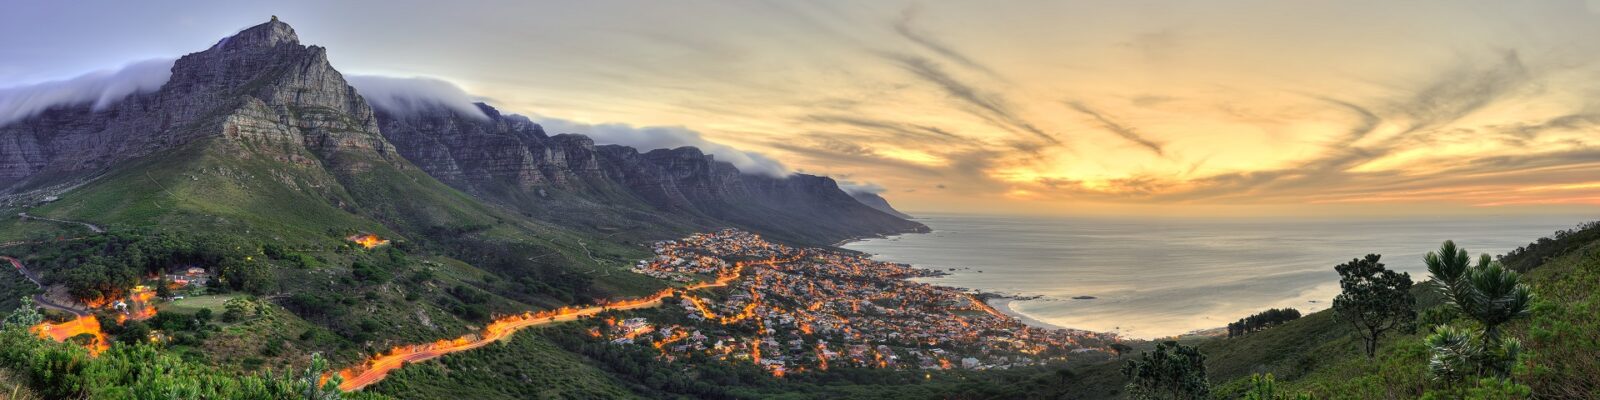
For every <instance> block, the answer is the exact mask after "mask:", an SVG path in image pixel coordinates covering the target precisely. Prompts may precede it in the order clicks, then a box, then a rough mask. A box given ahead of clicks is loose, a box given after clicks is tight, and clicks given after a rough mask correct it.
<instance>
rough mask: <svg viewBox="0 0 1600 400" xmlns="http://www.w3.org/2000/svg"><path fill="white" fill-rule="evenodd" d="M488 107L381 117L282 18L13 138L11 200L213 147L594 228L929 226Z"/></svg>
mask: <svg viewBox="0 0 1600 400" xmlns="http://www.w3.org/2000/svg"><path fill="white" fill-rule="evenodd" d="M479 109H480V110H481V111H482V115H463V114H461V113H459V112H457V111H455V110H452V109H450V108H448V107H444V106H443V105H438V106H434V107H418V108H417V109H415V110H410V111H408V112H405V113H403V114H398V113H387V112H381V111H377V112H375V111H374V109H373V108H372V107H370V106H368V103H367V102H366V101H365V100H364V99H362V97H361V96H360V95H359V94H358V93H357V92H356V89H354V88H352V87H351V86H350V85H349V84H348V83H347V82H346V81H345V79H344V77H343V75H341V74H340V73H339V71H337V70H335V69H334V68H333V67H332V66H331V65H329V63H328V56H327V51H326V50H325V49H323V48H321V47H317V46H305V45H301V44H300V42H299V38H298V36H297V35H296V34H295V32H294V29H293V28H291V27H290V26H289V25H288V24H285V23H283V22H280V21H278V20H277V19H273V20H272V21H270V22H267V23H265V24H261V25H257V26H254V27H251V28H249V29H245V30H244V31H241V32H239V33H238V34H235V35H233V36H230V37H227V38H224V39H222V40H221V41H218V42H217V43H216V44H215V45H213V46H211V47H210V48H208V49H206V50H204V51H200V52H196V53H193V54H189V55H186V56H184V57H182V58H180V59H178V60H177V61H176V62H174V64H173V66H172V75H171V78H170V79H169V80H168V81H167V83H166V84H165V85H163V86H161V88H160V89H158V90H156V91H153V92H147V93H139V94H134V95H131V96H129V97H128V98H125V99H123V100H122V101H119V102H116V103H114V104H112V105H110V106H109V107H107V108H106V109H101V110H96V109H93V108H92V107H91V106H90V105H88V104H80V105H68V106H62V107H56V108H54V109H50V110H47V111H45V112H43V113H41V114H39V115H36V116H33V117H30V118H27V119H25V120H23V121H19V122H16V123H12V124H8V125H6V126H0V198H4V196H5V195H7V194H11V193H18V192H23V191H28V190H32V189H37V188H40V187H44V186H48V185H53V184H60V183H63V182H67V183H70V182H73V181H78V180H82V179H85V178H87V177H91V176H95V175H98V174H102V173H109V172H111V171H112V167H113V166H115V165H118V164H119V163H123V162H125V161H129V160H134V159H139V158H141V157H145V156H149V155H152V154H155V153H157V152H160V151H163V150H168V149H174V148H178V147H182V146H184V145H185V144H188V143H193V142H196V141H201V140H205V141H206V143H208V146H221V150H220V151H221V152H223V153H226V154H229V156H230V157H233V158H237V159H241V160H244V159H261V160H265V161H272V162H282V163H287V164H286V165H298V166H302V167H308V168H312V169H313V170H314V171H313V172H314V174H315V175H318V176H320V177H316V178H308V179H311V180H314V181H317V182H315V183H310V184H308V185H309V186H310V187H315V188H329V187H332V186H331V185H333V184H332V183H331V182H328V181H327V178H328V177H340V179H341V180H346V181H348V180H351V179H367V178H363V176H365V175H363V174H362V173H363V172H368V171H370V170H372V168H373V167H374V166H375V164H383V166H384V167H385V168H395V169H400V170H405V169H410V168H412V165H413V164H414V165H415V166H417V167H420V169H422V170H423V171H425V172H426V173H427V174H429V175H431V176H433V177H434V178H435V179H438V180H439V181H442V182H444V183H446V184H448V185H450V186H453V187H455V188H457V189H459V190H462V191H464V192H468V193H473V194H476V195H479V196H480V197H481V198H487V199H491V200H497V201H500V202H502V203H505V204H509V205H512V206H513V207H514V208H517V209H519V210H521V211H523V213H524V214H526V215H529V216H539V217H541V218H546V219H549V220H551V221H554V222H557V223H558V224H563V225H568V226H575V227H579V228H586V229H596V230H608V229H609V230H641V229H661V227H662V226H667V227H670V229H676V230H684V229H700V228H709V227H720V226H739V227H745V228H749V229H755V230H758V231H763V232H768V233H770V234H774V235H778V236H780V238H782V239H788V240H794V241H805V242H811V243H831V242H835V241H838V240H842V239H846V238H850V237H858V236H870V235H879V234H887V233H897V232H908V231H918V230H925V229H926V227H924V226H922V225H921V224H918V223H915V222H911V221H907V220H905V219H902V218H899V217H896V216H893V215H890V214H886V213H884V212H881V211H878V210H876V209H873V208H871V207H867V206H866V205H863V204H861V203H860V202H858V201H856V200H855V199H852V198H851V197H850V196H849V195H848V194H845V193H844V192H843V191H840V190H839V188H838V186H837V185H836V184H835V183H834V181H833V180H832V179H828V178H826V177H818V176H811V175H803V174H797V175H793V176H789V177H783V178H773V177H763V176H753V175H746V174H743V173H741V172H740V171H739V170H738V168H736V167H734V166H733V165H731V164H728V163H725V162H719V161H717V160H715V159H714V158H713V157H711V156H710V155H706V154H703V153H701V152H700V150H698V149H695V148H692V147H684V148H677V149H657V150H650V151H647V152H643V153H640V152H639V151H637V150H634V149H632V148H628V147H622V146H596V145H595V144H594V141H593V140H590V139H589V138H587V137H584V136H582V135H574V134H561V135H553V136H552V135H548V134H546V132H545V131H544V129H543V127H541V126H539V125H538V124H536V123H534V122H532V121H531V120H529V119H528V118H526V117H522V116H518V115H506V114H501V113H500V112H499V111H498V110H495V109H494V108H493V107H490V106H488V105H482V104H480V105H479ZM380 132H381V133H380ZM408 160H409V162H408ZM317 171H325V172H317ZM330 174H331V175H330ZM284 180H285V181H286V182H287V181H292V179H288V178H285V179H284ZM367 186H371V185H367ZM338 192H339V191H337V190H328V191H327V193H324V194H323V196H324V197H328V196H339V194H338ZM367 202H368V203H378V202H381V200H379V199H371V200H369V201H367ZM341 207H343V206H341Z"/></svg>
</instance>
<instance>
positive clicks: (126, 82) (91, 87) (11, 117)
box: [0, 59, 173, 125]
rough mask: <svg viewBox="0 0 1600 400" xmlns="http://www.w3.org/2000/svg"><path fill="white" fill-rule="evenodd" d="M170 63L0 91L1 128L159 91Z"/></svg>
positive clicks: (140, 64)
mask: <svg viewBox="0 0 1600 400" xmlns="http://www.w3.org/2000/svg"><path fill="white" fill-rule="evenodd" d="M172 62H173V60H172V59H151V60H145V61H140V62H136V63H132V64H128V65H125V66H123V67H122V68H118V69H108V70H101V71H95V72H90V73H87V74H84V75H80V76H78V77H76V78H71V79H66V80H59V81H50V82H43V83H37V84H33V85H26V86H16V87H9V88H3V89H0V125H5V124H9V123H12V122H16V121H20V120H23V119H26V118H28V117H32V116H34V115H38V114H39V113H41V112H44V111H45V110H49V109H51V108H55V107H62V106H75V105H82V104H86V103H92V105H93V108H94V110H95V111H99V110H104V109H105V108H106V107H109V106H111V105H112V104H116V102H118V101H122V99H125V98H127V97H128V96H130V95H133V94H134V93H146V92H153V91H156V90H159V89H161V85H164V84H166V83H167V79H168V78H171V77H172Z"/></svg>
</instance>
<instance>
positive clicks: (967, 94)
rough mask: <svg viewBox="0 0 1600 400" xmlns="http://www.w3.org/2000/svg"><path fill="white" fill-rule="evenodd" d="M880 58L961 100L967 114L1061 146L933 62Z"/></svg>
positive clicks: (999, 101) (896, 56) (996, 99)
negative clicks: (892, 62) (968, 112)
mask: <svg viewBox="0 0 1600 400" xmlns="http://www.w3.org/2000/svg"><path fill="white" fill-rule="evenodd" d="M884 57H886V58H888V59H889V60H890V61H894V62H895V64H898V65H899V66H900V67H901V68H903V69H905V70H906V71H908V72H911V73H912V74H913V75H916V76H917V77H919V78H922V79H923V80H925V81H928V82H929V83H933V84H934V85H935V86H938V87H939V88H940V89H943V90H944V92H945V93H946V94H949V95H950V97H954V98H955V99H957V100H961V101H962V102H963V103H966V104H967V105H969V106H971V107H969V111H970V112H971V113H972V114H973V115H975V116H977V117H979V118H983V119H985V120H988V121H989V122H990V123H993V124H995V125H998V126H1000V127H1002V128H1007V129H1012V130H1018V131H1022V132H1026V133H1029V134H1032V135H1034V136H1037V137H1038V138H1040V139H1044V140H1045V141H1047V142H1050V143H1051V144H1061V141H1060V140H1057V139H1056V138H1055V137H1054V136H1051V135H1050V134H1048V133H1045V132H1044V130H1041V129H1039V128H1038V127H1036V126H1034V125H1033V123H1030V122H1028V121H1027V120H1026V119H1023V118H1022V117H1019V116H1017V114H1016V112H1014V111H1012V110H1011V106H1010V105H1009V104H1008V103H1007V102H1006V101H1005V100H1004V99H1002V98H1000V97H999V96H997V95H994V94H991V93H988V92H984V91H980V90H978V89H977V88H974V87H973V86H971V85H968V84H966V83H965V82H962V81H960V80H958V79H956V78H955V77H953V76H950V74H948V73H945V71H944V68H942V67H940V66H939V64H938V63H936V62H934V61H933V60H929V59H927V58H923V57H918V56H913V55H906V54H894V53H887V54H884Z"/></svg>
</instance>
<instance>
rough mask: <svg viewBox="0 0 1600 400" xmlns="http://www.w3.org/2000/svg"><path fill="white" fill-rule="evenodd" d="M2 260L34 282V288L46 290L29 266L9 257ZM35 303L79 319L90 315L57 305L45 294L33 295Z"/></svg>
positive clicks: (83, 310)
mask: <svg viewBox="0 0 1600 400" xmlns="http://www.w3.org/2000/svg"><path fill="white" fill-rule="evenodd" d="M0 260H5V261H7V262H10V263H11V266H12V267H15V268H16V269H17V272H19V273H22V276H23V277H25V278H28V280H29V281H31V282H33V284H34V286H38V287H39V290H40V291H44V290H45V288H44V283H41V282H39V275H36V274H34V273H33V271H29V270H28V267H27V266H24V265H22V260H18V259H16V258H12V257H7V256H0ZM33 302H34V303H35V304H38V305H39V306H40V307H44V308H49V309H53V310H60V311H64V312H68V313H72V315H76V316H79V317H83V316H86V315H89V311H88V310H85V309H81V308H77V307H72V306H68V305H64V304H60V303H56V302H55V301H52V300H50V298H49V297H46V296H45V295H44V294H43V293H40V294H36V295H33Z"/></svg>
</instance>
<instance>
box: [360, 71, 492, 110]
mask: <svg viewBox="0 0 1600 400" xmlns="http://www.w3.org/2000/svg"><path fill="white" fill-rule="evenodd" d="M345 81H348V82H349V83H350V86H354V87H355V88H356V92H358V93H360V94H361V97H363V98H365V99H367V104H371V105H372V107H373V108H377V109H381V110H383V111H386V112H390V113H395V114H410V113H413V112H415V111H417V110H419V109H421V108H424V107H429V106H444V107H447V108H449V109H451V110H453V111H455V112H456V113H458V114H461V115H464V116H467V117H472V118H478V119H487V118H489V116H488V115H485V114H484V113H483V110H481V109H479V108H478V106H477V105H476V104H474V103H477V102H479V101H481V99H479V98H477V97H475V96H472V95H470V94H467V92H466V91H465V90H461V88H460V87H458V86H456V85H455V84H452V83H450V82H446V81H444V80H439V79H433V78H423V77H410V78H400V77H390V76H378V75H346V76H345Z"/></svg>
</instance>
